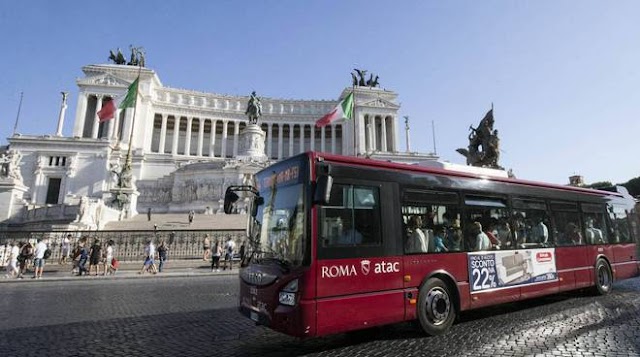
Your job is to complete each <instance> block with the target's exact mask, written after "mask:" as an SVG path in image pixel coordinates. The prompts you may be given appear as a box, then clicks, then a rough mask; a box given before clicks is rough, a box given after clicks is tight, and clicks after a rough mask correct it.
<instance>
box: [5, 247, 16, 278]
mask: <svg viewBox="0 0 640 357" xmlns="http://www.w3.org/2000/svg"><path fill="white" fill-rule="evenodd" d="M19 255H20V248H19V247H18V244H17V243H16V242H11V243H10V245H9V259H8V262H7V275H5V276H6V277H7V278H13V277H17V276H18V273H19V269H18V256H19Z"/></svg>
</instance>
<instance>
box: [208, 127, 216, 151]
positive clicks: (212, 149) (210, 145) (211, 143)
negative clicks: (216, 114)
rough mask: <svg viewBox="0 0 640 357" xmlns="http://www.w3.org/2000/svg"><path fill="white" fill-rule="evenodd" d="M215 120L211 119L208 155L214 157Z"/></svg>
mask: <svg viewBox="0 0 640 357" xmlns="http://www.w3.org/2000/svg"><path fill="white" fill-rule="evenodd" d="M216 124H217V121H216V120H211V137H210V138H209V156H210V157H216Z"/></svg>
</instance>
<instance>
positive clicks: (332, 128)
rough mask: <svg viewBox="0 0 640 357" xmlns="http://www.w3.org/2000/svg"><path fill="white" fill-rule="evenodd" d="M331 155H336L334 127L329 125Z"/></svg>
mask: <svg viewBox="0 0 640 357" xmlns="http://www.w3.org/2000/svg"><path fill="white" fill-rule="evenodd" d="M331 153H332V154H335V153H336V125H335V124H333V125H331Z"/></svg>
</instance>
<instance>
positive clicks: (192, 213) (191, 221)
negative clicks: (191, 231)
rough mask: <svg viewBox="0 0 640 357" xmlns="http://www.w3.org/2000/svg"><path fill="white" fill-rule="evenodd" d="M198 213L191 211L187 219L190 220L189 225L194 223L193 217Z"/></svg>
mask: <svg viewBox="0 0 640 357" xmlns="http://www.w3.org/2000/svg"><path fill="white" fill-rule="evenodd" d="M195 215H196V213H195V212H194V211H193V210H191V211H189V214H188V215H187V217H188V218H189V224H191V223H193V217H195Z"/></svg>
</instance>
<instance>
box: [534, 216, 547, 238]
mask: <svg viewBox="0 0 640 357" xmlns="http://www.w3.org/2000/svg"><path fill="white" fill-rule="evenodd" d="M531 235H532V236H533V241H534V242H535V243H547V241H548V240H549V229H548V228H547V226H546V225H545V224H544V223H543V222H542V219H538V223H537V224H536V225H535V226H533V227H531Z"/></svg>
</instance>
